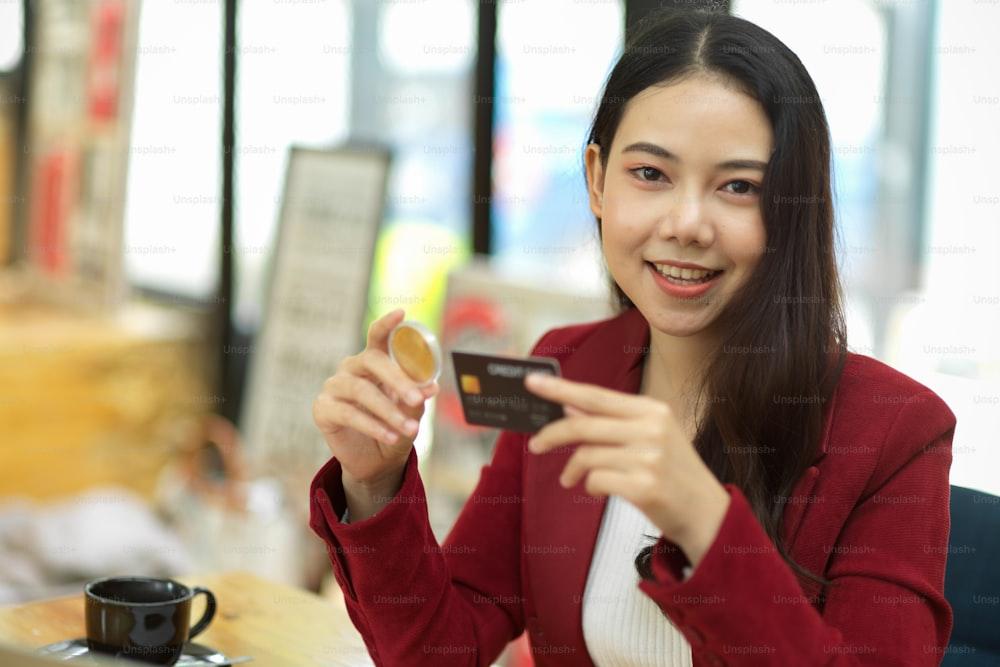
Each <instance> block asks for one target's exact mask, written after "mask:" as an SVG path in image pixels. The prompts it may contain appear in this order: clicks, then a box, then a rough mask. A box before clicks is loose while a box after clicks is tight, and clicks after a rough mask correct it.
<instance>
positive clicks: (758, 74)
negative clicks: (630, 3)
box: [587, 9, 847, 585]
mask: <svg viewBox="0 0 1000 667" xmlns="http://www.w3.org/2000/svg"><path fill="white" fill-rule="evenodd" d="M698 73H706V74H709V75H712V76H717V77H721V79H722V80H723V81H724V82H725V83H726V84H727V85H732V86H736V87H737V89H739V90H740V91H742V92H744V93H745V94H747V95H749V96H750V97H752V98H754V99H756V100H757V101H758V102H759V103H760V104H761V106H762V107H763V108H764V111H765V112H766V114H767V116H768V119H769V120H770V122H771V126H772V129H773V135H774V144H775V145H774V151H773V153H772V154H771V158H770V161H769V163H768V166H767V170H766V172H765V174H764V179H763V183H762V185H761V191H760V206H761V214H762V217H763V221H764V226H765V229H766V236H767V247H766V250H765V252H764V254H763V255H762V256H761V259H760V261H759V262H758V264H757V266H756V268H755V269H754V271H753V272H752V273H751V275H750V276H748V278H747V281H746V283H745V284H744V286H743V287H742V288H741V290H740V291H739V293H738V294H734V295H733V296H732V297H731V299H730V300H729V302H728V303H727V304H726V306H725V308H724V309H723V310H722V311H721V312H720V313H719V315H718V318H717V320H716V321H715V322H713V323H712V327H713V330H717V331H719V332H722V333H721V335H720V338H721V339H722V340H721V342H720V346H719V348H717V349H716V350H715V353H714V354H712V355H711V357H710V359H709V361H708V362H707V367H706V373H705V376H704V378H703V380H702V383H701V386H700V388H699V393H698V395H697V397H698V403H697V405H698V406H699V407H700V406H702V405H704V406H705V410H704V411H703V413H702V414H700V415H699V419H698V430H697V436H696V438H695V443H694V444H695V447H696V448H697V450H698V452H699V454H700V455H701V457H702V458H703V460H704V461H705V463H706V464H707V465H708V467H709V468H710V469H711V470H712V472H713V473H714V474H715V476H716V477H717V478H718V479H719V480H720V481H721V482H723V483H732V484H735V485H736V486H738V487H739V488H740V489H741V490H742V491H743V493H744V495H745V496H746V498H747V500H748V501H749V503H750V505H751V507H752V508H753V511H754V514H755V516H756V517H757V519H758V520H759V521H760V523H761V525H762V527H763V528H764V530H765V531H766V532H767V534H768V536H769V537H770V538H771V539H772V541H773V542H774V544H775V546H776V547H777V549H778V552H779V553H780V554H781V556H782V557H783V558H784V559H785V561H786V562H787V563H788V564H789V565H790V566H791V567H792V569H793V570H794V571H795V572H797V573H798V574H799V575H801V576H803V577H805V578H808V579H811V580H813V581H815V582H817V583H820V584H822V585H828V584H830V583H831V582H830V581H828V580H826V579H824V578H823V577H820V576H817V575H815V574H813V573H812V572H810V571H808V570H806V569H805V568H803V567H801V566H800V565H799V564H797V563H796V562H795V561H794V560H792V558H791V557H790V556H789V554H788V551H787V549H786V545H785V544H784V537H783V536H782V535H781V534H780V533H781V518H782V515H783V512H784V509H785V506H786V504H787V501H788V499H789V496H790V493H791V491H792V488H793V486H794V485H795V483H796V481H797V480H798V479H799V478H800V477H801V476H802V474H803V473H804V472H805V470H806V468H808V467H809V465H810V463H811V461H812V459H813V456H814V454H815V452H816V450H817V448H818V447H819V445H820V438H821V437H822V428H823V413H824V407H825V404H826V403H827V400H828V399H829V397H830V396H831V394H832V392H833V390H834V388H835V386H836V383H837V380H838V379H839V377H840V372H841V370H842V368H843V364H844V361H845V359H846V355H847V334H846V327H845V324H844V314H843V309H842V299H843V297H842V294H841V286H840V279H839V276H838V273H837V265H836V259H835V250H834V243H835V238H834V216H833V203H832V201H831V183H830V181H831V171H830V133H829V127H828V126H827V122H826V115H825V114H824V112H823V107H822V104H821V103H820V100H819V95H818V94H817V92H816V87H815V86H814V84H813V82H812V79H811V78H810V77H809V74H808V72H806V69H805V67H803V65H802V63H801V62H800V61H799V59H798V57H797V56H796V55H795V54H794V53H792V51H790V50H789V49H788V47H786V46H785V45H784V44H782V43H781V42H780V41H779V40H778V39H777V38H776V37H775V36H774V35H772V34H771V33H769V32H767V31H766V30H764V29H762V28H760V27H759V26H756V25H754V24H753V23H750V22H749V21H746V20H744V19H741V18H738V17H735V16H730V15H728V14H725V13H722V12H718V11H705V10H691V9H687V10H676V9H668V10H664V11H660V12H657V13H655V14H652V15H650V16H648V17H647V18H646V19H645V20H644V21H643V22H642V23H640V24H639V25H638V26H637V29H636V31H635V32H634V33H633V35H631V36H630V38H629V39H628V40H627V42H626V44H625V47H624V49H623V53H622V55H621V57H620V59H619V60H618V62H617V63H616V65H615V67H614V69H613V70H612V72H611V74H610V75H609V77H608V81H607V83H606V85H605V88H604V92H603V95H602V97H601V100H600V104H599V106H598V108H597V111H596V113H595V116H594V121H593V124H592V126H591V130H590V135H589V138H588V142H587V143H588V144H590V143H595V144H597V145H598V146H599V147H600V160H601V163H602V164H603V165H604V166H605V168H606V167H607V162H608V155H609V153H610V149H611V143H612V140H613V139H614V136H615V132H616V131H617V129H618V125H619V123H620V122H621V119H622V115H623V113H624V110H625V106H626V104H627V103H628V101H629V100H630V99H632V97H634V96H635V95H636V94H637V93H639V92H641V91H643V90H645V89H646V88H648V87H650V86H658V85H666V84H669V83H673V82H677V81H679V80H680V79H682V78H684V77H686V76H689V75H692V74H698ZM597 229H598V235H599V236H600V234H601V221H600V219H598V220H597ZM611 289H612V294H613V297H614V299H615V301H616V305H617V308H618V310H619V311H621V310H624V309H627V308H634V307H635V304H633V303H632V301H631V300H630V299H629V298H628V296H627V295H626V294H625V293H624V292H623V291H622V289H621V287H619V285H618V284H617V283H616V282H615V281H614V278H612V279H611ZM699 412H700V410H699ZM651 555H652V546H648V547H646V548H644V549H643V550H642V551H641V552H639V554H638V556H636V559H635V564H636V568H637V569H638V571H639V573H640V575H641V576H642V577H643V578H645V579H650V578H652V574H651V570H650V560H651Z"/></svg>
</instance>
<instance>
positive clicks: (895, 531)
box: [638, 390, 955, 666]
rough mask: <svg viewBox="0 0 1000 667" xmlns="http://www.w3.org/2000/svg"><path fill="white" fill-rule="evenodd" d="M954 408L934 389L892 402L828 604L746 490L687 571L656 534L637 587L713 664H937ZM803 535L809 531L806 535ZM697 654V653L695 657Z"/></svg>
mask: <svg viewBox="0 0 1000 667" xmlns="http://www.w3.org/2000/svg"><path fill="white" fill-rule="evenodd" d="M954 428H955V416H954V414H953V413H952V412H951V410H950V409H949V408H948V406H947V405H946V404H945V403H944V402H943V401H942V400H941V399H940V398H938V397H937V396H936V395H935V394H934V393H933V392H931V391H929V390H927V391H924V392H921V393H918V394H917V395H915V396H911V397H910V398H909V400H907V402H906V403H905V404H904V406H903V407H902V408H901V409H900V410H899V412H898V413H897V414H896V416H895V419H894V421H893V422H892V425H891V426H890V427H889V430H888V433H887V436H886V440H885V442H884V443H883V446H882V448H881V450H880V455H879V456H880V460H879V462H878V464H877V465H876V466H875V469H874V472H873V473H872V478H871V480H870V481H869V483H868V485H867V487H866V490H865V493H864V495H863V496H862V497H861V498H860V499H859V500H858V501H857V502H856V504H855V506H854V508H853V510H852V511H851V513H850V515H849V516H848V518H847V521H846V523H845V524H844V526H843V529H842V531H841V533H840V535H839V536H838V538H837V540H836V544H834V545H832V547H831V546H829V545H827V546H824V549H829V550H830V552H829V553H830V559H829V561H828V566H827V570H826V572H825V573H824V576H825V577H826V578H827V579H829V580H831V581H832V582H833V583H832V585H830V586H828V587H827V588H826V591H825V596H824V598H823V600H824V601H823V604H821V605H820V609H821V610H819V609H817V607H815V606H813V604H811V603H810V600H809V599H808V598H807V596H806V595H805V594H804V592H803V588H802V586H801V585H800V583H799V581H798V579H797V578H796V575H795V574H794V572H793V570H792V569H791V568H790V567H789V566H788V564H787V563H786V562H785V561H784V560H783V559H782V558H781V556H780V555H779V554H778V552H777V550H776V548H775V546H774V543H773V542H772V541H771V540H770V538H769V537H768V535H767V533H766V532H765V531H764V529H763V527H762V526H761V525H760V523H759V521H758V520H757V518H756V516H755V515H754V514H753V512H752V510H751V508H750V504H749V502H748V501H747V499H746V497H745V495H744V494H743V493H742V491H741V490H740V489H739V488H738V487H736V486H734V485H732V484H726V485H725V488H726V490H727V491H728V492H729V494H730V499H731V502H730V506H729V509H728V510H727V513H726V515H725V517H724V518H723V522H722V524H721V526H720V528H719V532H718V533H717V534H716V537H715V539H714V541H713V543H712V545H711V546H710V547H709V549H708V551H706V553H705V555H704V556H703V558H702V560H701V562H700V563H699V564H698V567H696V568H695V569H694V571H693V573H692V574H691V576H690V577H689V578H688V579H687V580H683V579H682V576H681V567H682V566H683V564H685V563H686V562H687V559H686V557H685V556H684V555H683V552H680V550H679V549H677V548H676V545H673V544H672V543H670V542H668V541H666V540H665V539H664V538H662V537H661V538H660V543H659V544H658V546H659V547H660V548H658V549H654V550H653V560H652V562H651V568H652V572H653V575H654V579H653V580H650V581H640V582H639V584H638V585H639V588H640V589H641V590H642V591H644V592H645V593H646V594H647V595H648V596H649V597H650V598H652V599H653V600H654V601H655V602H656V603H657V604H658V605H659V607H660V608H661V609H662V610H663V612H664V613H665V614H666V615H667V616H669V617H670V619H671V620H672V621H673V623H674V624H675V625H676V626H677V627H678V629H679V630H680V631H681V632H682V634H684V636H685V637H686V638H687V639H688V642H689V643H690V644H691V647H692V651H693V655H694V656H695V657H696V660H697V659H698V658H700V660H698V662H701V663H702V664H709V665H771V664H781V665H837V666H846V665H900V666H903V665H906V666H914V665H937V664H939V663H940V661H941V659H942V657H943V655H944V650H945V647H946V646H947V644H948V639H949V636H950V633H951V627H952V611H951V607H950V605H949V604H948V602H947V601H946V600H945V597H944V574H945V562H946V556H947V552H948V537H949V529H950V521H949V497H950V496H949V482H948V475H949V470H950V467H951V458H952V454H951V442H952V436H953V433H954ZM799 539H802V536H800V537H799ZM696 664H697V662H696Z"/></svg>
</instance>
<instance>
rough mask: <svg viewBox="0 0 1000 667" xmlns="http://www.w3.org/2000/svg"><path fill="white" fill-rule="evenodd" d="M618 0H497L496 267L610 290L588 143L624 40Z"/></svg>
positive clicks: (493, 241)
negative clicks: (587, 170)
mask: <svg viewBox="0 0 1000 667" xmlns="http://www.w3.org/2000/svg"><path fill="white" fill-rule="evenodd" d="M624 18H625V17H624V7H623V6H622V3H620V2H598V3H581V2H574V1H572V0H547V1H546V2H501V3H500V5H499V16H498V22H497V62H496V89H497V93H496V106H495V112H494V113H495V128H494V141H493V146H494V147H493V151H494V168H493V181H494V182H493V201H492V202H491V215H492V220H493V232H492V239H491V247H492V249H493V252H494V254H495V255H496V259H497V261H498V264H499V265H500V266H503V267H505V268H512V269H513V268H516V269H518V270H522V271H529V272H536V273H537V272H540V271H543V270H544V271H545V274H546V280H548V281H556V282H563V283H564V284H567V285H571V286H573V287H575V288H579V289H582V290H588V289H590V290H593V291H594V293H603V292H604V291H606V289H607V288H606V285H607V283H606V277H605V274H604V272H603V271H602V270H601V267H602V266H603V261H602V259H601V257H602V254H601V248H600V244H599V241H598V236H597V223H596V221H595V219H594V217H593V214H592V213H591V212H590V208H589V207H588V205H587V191H586V184H585V179H584V170H583V149H584V147H585V145H586V141H587V130H588V129H589V126H590V121H591V119H592V117H593V114H594V111H595V110H596V108H597V103H598V102H599V96H600V93H601V90H602V88H603V86H604V82H605V79H606V78H607V75H608V74H609V73H610V72H611V67H612V65H613V64H614V62H615V60H616V59H617V57H618V55H619V53H620V50H621V47H622V42H623V39H624V30H625V23H624Z"/></svg>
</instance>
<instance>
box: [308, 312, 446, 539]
mask: <svg viewBox="0 0 1000 667" xmlns="http://www.w3.org/2000/svg"><path fill="white" fill-rule="evenodd" d="M404 315H405V313H404V312H403V310H402V309H397V310H394V311H392V312H391V313H388V314H386V315H384V316H382V317H381V318H379V319H378V320H375V321H374V322H372V324H371V326H370V327H369V329H368V341H367V345H366V347H365V349H364V350H362V351H361V352H360V353H358V354H355V355H352V356H349V357H346V358H345V359H343V360H342V361H341V362H340V364H339V366H338V367H337V372H336V373H335V374H334V375H333V376H332V377H330V378H328V379H327V380H326V382H325V383H324V384H323V390H322V392H320V394H319V395H318V396H317V397H316V400H315V401H313V421H314V422H315V423H316V426H317V427H318V428H319V430H320V432H321V433H322V434H323V437H324V439H325V440H326V444H327V446H328V447H329V448H330V452H331V453H332V454H333V455H334V456H335V457H336V458H337V460H338V461H339V462H340V465H341V469H342V480H343V484H344V491H345V494H346V495H347V500H348V507H349V508H350V520H351V522H357V521H361V520H362V519H364V518H367V517H368V516H371V515H372V514H375V513H376V512H377V511H378V510H379V509H381V508H382V507H384V506H385V505H386V504H388V502H389V500H391V499H392V497H393V496H394V495H395V494H396V492H397V491H398V490H399V486H400V484H401V482H402V475H403V469H404V468H405V466H406V461H407V458H408V457H409V455H410V449H411V448H412V447H413V439H414V438H415V437H416V435H417V430H418V428H419V424H420V419H421V417H422V416H423V414H424V404H425V401H426V400H427V399H429V398H431V397H432V396H435V395H436V394H437V393H438V384H437V382H434V383H431V384H430V385H428V386H426V387H423V388H422V389H421V388H420V387H418V386H417V384H416V383H415V382H414V381H413V380H412V379H410V377H409V376H408V375H406V373H404V372H403V370H402V369H401V368H400V367H399V366H397V365H396V363H395V362H393V361H392V359H390V358H389V354H388V339H389V332H391V331H392V329H393V327H395V326H396V325H397V324H399V323H400V322H401V321H402V320H403V317H404Z"/></svg>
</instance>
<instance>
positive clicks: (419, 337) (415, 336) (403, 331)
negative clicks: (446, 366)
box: [389, 324, 437, 382]
mask: <svg viewBox="0 0 1000 667" xmlns="http://www.w3.org/2000/svg"><path fill="white" fill-rule="evenodd" d="M389 346H390V350H391V351H392V358H393V359H395V361H396V363H397V364H399V367H400V368H402V369H403V371H404V372H405V373H406V374H407V375H409V376H410V377H411V378H413V380H414V382H430V381H431V380H433V379H434V376H435V374H436V373H437V360H436V359H435V357H434V352H433V351H432V350H431V346H430V345H429V344H428V343H427V341H426V340H425V339H424V336H423V334H422V333H421V332H420V331H418V330H417V329H415V328H414V327H412V326H407V325H406V324H400V325H399V326H397V327H396V329H395V330H394V331H393V335H392V338H391V340H390V341H389Z"/></svg>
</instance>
